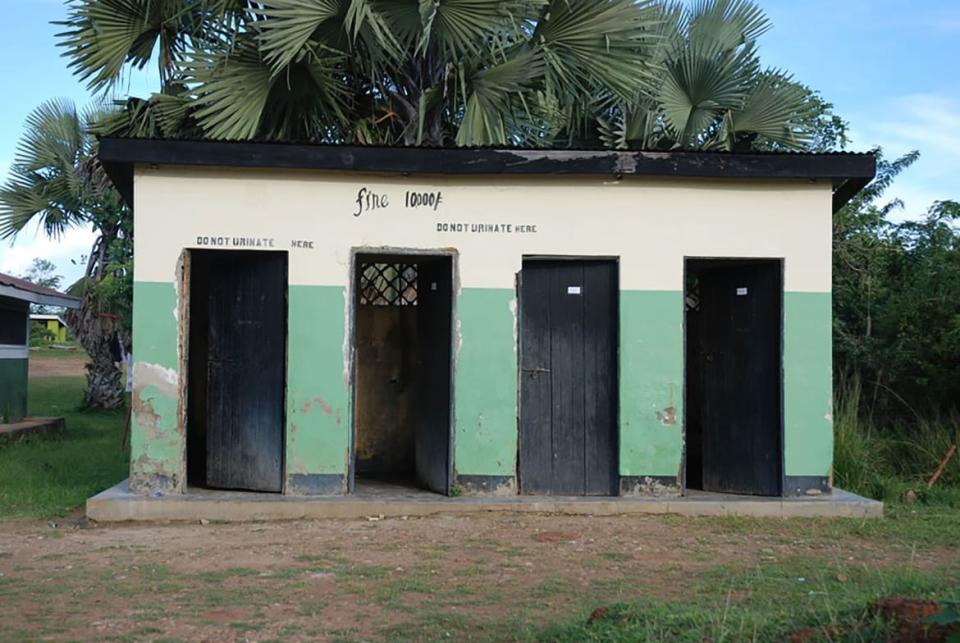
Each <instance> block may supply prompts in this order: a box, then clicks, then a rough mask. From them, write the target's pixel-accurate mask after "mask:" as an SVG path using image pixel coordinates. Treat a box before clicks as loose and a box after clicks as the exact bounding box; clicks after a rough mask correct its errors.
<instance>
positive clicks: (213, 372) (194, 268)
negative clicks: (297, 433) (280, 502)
mask: <svg viewBox="0 0 960 643" xmlns="http://www.w3.org/2000/svg"><path fill="white" fill-rule="evenodd" d="M185 277H187V278H186V279H185V281H184V284H183V285H184V288H185V292H186V293H187V296H188V297H189V309H188V311H187V315H186V316H187V323H188V325H189V331H188V340H187V341H188V344H187V365H186V370H187V391H186V393H187V426H186V432H187V484H188V485H191V486H198V487H208V488H212V489H237V490H246V491H267V492H274V493H279V492H281V491H283V451H284V422H285V415H284V406H285V391H286V372H287V367H286V358H287V253H285V252H266V251H263V252H261V251H245V250H191V251H189V254H188V255H187V263H186V270H185Z"/></svg>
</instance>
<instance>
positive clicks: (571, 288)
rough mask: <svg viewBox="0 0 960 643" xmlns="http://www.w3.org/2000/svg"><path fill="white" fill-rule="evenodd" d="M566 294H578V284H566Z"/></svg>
mask: <svg viewBox="0 0 960 643" xmlns="http://www.w3.org/2000/svg"><path fill="white" fill-rule="evenodd" d="M567 294H568V295H579V294H580V286H567Z"/></svg>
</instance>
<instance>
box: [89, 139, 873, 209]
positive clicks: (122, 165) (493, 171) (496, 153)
mask: <svg viewBox="0 0 960 643" xmlns="http://www.w3.org/2000/svg"><path fill="white" fill-rule="evenodd" d="M100 160H101V162H102V163H103V166H104V168H105V169H106V171H107V173H108V174H109V175H110V178H111V179H112V180H113V182H114V184H115V185H116V186H117V188H118V189H119V190H120V193H121V194H122V195H123V197H124V199H126V201H127V203H132V202H133V167H134V166H135V165H136V164H146V165H181V166H220V167H247V168H279V169H302V170H339V171H353V172H372V173H386V174H392V173H396V174H402V175H412V174H440V175H474V176H477V175H501V174H518V175H550V174H565V175H606V176H656V177H684V178H734V179H830V180H831V181H833V184H834V211H836V210H838V209H839V208H840V207H842V206H843V204H845V203H846V202H847V201H849V200H850V199H851V198H852V197H853V196H854V195H855V194H856V193H857V192H858V191H859V190H860V189H862V188H863V186H865V185H866V184H867V183H868V182H869V181H870V180H871V179H872V178H873V177H874V174H875V173H876V158H875V157H874V155H873V154H852V153H830V154H805V153H784V154H775V153H718V152H685V151H632V150H631V151H617V150H590V151H588V150H557V149H551V150H542V149H491V148H422V147H368V146H349V145H319V144H302V143H262V142H240V141H178V140H156V139H133V138H102V139H101V140H100ZM838 204H839V205H838Z"/></svg>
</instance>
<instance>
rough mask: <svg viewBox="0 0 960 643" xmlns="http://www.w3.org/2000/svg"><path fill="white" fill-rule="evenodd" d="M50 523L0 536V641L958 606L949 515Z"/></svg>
mask: <svg viewBox="0 0 960 643" xmlns="http://www.w3.org/2000/svg"><path fill="white" fill-rule="evenodd" d="M64 524H65V525H66V528H61V527H58V528H50V527H49V526H47V525H46V523H40V522H37V521H7V522H3V523H0V574H2V576H0V604H3V605H4V607H5V608H6V609H5V612H4V618H3V619H2V620H0V640H11V639H12V640H18V639H38V638H56V639H81V640H87V639H98V640H100V639H102V640H131V639H156V640H197V639H203V640H244V639H247V640H249V639H256V640H260V641H263V640H287V639H301V640H302V639H321V640H342V641H354V640H416V641H420V640H437V639H450V640H479V641H502V640H560V641H581V640H604V641H606V640H614V641H616V640H620V641H642V640H650V639H653V640H690V641H701V640H717V641H719V640H733V641H738V640H761V641H766V640H781V639H782V638H783V637H784V636H785V635H787V634H788V633H790V632H793V631H795V630H798V629H800V628H804V627H816V628H820V630H819V631H820V632H821V633H822V634H823V633H825V634H824V636H822V637H821V640H827V639H830V640H837V638H841V637H837V636H836V635H835V634H830V632H834V630H830V628H833V627H842V626H845V625H849V624H855V625H857V626H858V627H866V626H869V627H872V628H874V629H873V630H869V631H870V632H874V633H877V632H882V631H884V629H883V628H885V627H888V626H887V625H886V624H885V623H883V622H879V621H876V619H874V618H873V617H872V616H870V613H869V612H868V610H867V608H868V606H869V605H870V604H871V603H872V602H874V601H875V600H877V599H878V598H881V597H886V596H891V595H893V596H908V597H911V598H933V599H936V600H941V601H942V600H949V599H956V598H960V594H958V587H960V518H958V517H957V515H956V512H941V511H940V510H938V509H935V508H928V507H918V508H916V509H912V508H906V507H898V508H896V509H894V510H893V511H892V512H891V515H890V517H889V518H886V519H884V520H881V521H861V520H854V519H833V520H824V519H818V520H805V519H793V520H772V519H771V520H759V519H757V520H744V519H737V520H734V519H717V518H697V519H690V518H679V517H670V516H622V517H585V516H559V515H515V516H511V515H500V514H493V515H488V516H435V517H430V518H418V519H414V518H411V519H409V520H403V519H388V520H378V521H368V520H326V521H312V522H307V521H302V522H278V523H248V524H209V525H200V524H150V525H140V524H138V525H114V526H102V527H101V526H89V527H87V528H77V529H74V528H71V525H72V522H71V521H65V523H64ZM591 614H594V618H593V619H592V621H593V622H590V616H591ZM858 637H859V638H857V637H854V638H852V639H851V640H861V639H863V638H864V637H862V636H859V634H858ZM865 638H866V640H872V639H873V638H874V636H873V635H870V636H866V637H865ZM814 640H817V639H814Z"/></svg>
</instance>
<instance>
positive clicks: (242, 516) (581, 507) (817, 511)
mask: <svg viewBox="0 0 960 643" xmlns="http://www.w3.org/2000/svg"><path fill="white" fill-rule="evenodd" d="M386 491H387V490H385V489H379V490H367V493H364V489H363V488H361V489H360V492H361V493H359V494H358V493H354V494H350V495H346V496H283V495H279V494H272V493H253V492H243V491H215V490H211V489H192V488H191V489H189V490H188V492H187V493H184V494H170V495H166V496H161V497H152V496H142V495H140V494H135V493H131V492H130V490H129V489H128V488H127V481H126V480H125V481H123V482H121V483H120V484H118V485H116V486H115V487H113V488H111V489H107V490H106V491H104V492H102V493H99V494H97V495H96V496H94V497H92V498H90V499H89V500H87V517H88V518H90V519H91V520H95V521H97V522H123V521H158V520H175V521H199V520H211V521H217V522H247V521H272V520H304V519H307V520H309V519H322V518H353V519H363V518H366V519H369V518H376V519H380V517H381V516H382V517H383V518H403V517H413V516H430V515H435V514H483V513H487V512H508V513H544V514H549V513H556V514H567V515H592V516H616V515H625V514H668V513H670V514H679V515H685V516H754V517H764V518H793V517H795V518H841V517H845V518H880V517H882V516H883V503H882V502H879V501H877V500H871V499H869V498H863V497H861V496H858V495H856V494H853V493H850V492H847V491H843V490H842V489H834V490H833V492H832V493H828V494H823V495H821V496H804V497H797V498H759V497H754V496H730V495H725V494H706V493H703V492H696V493H693V494H691V495H688V496H685V497H678V498H666V497H662V498H648V497H636V496H619V497H606V496H593V497H557V496H509V497H502V496H501V497H475V496H472V497H459V498H449V497H447V496H442V495H439V494H435V493H431V492H429V491H421V490H419V489H411V488H408V487H405V488H403V490H402V492H401V493H385V492H386ZM380 492H384V493H380Z"/></svg>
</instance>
